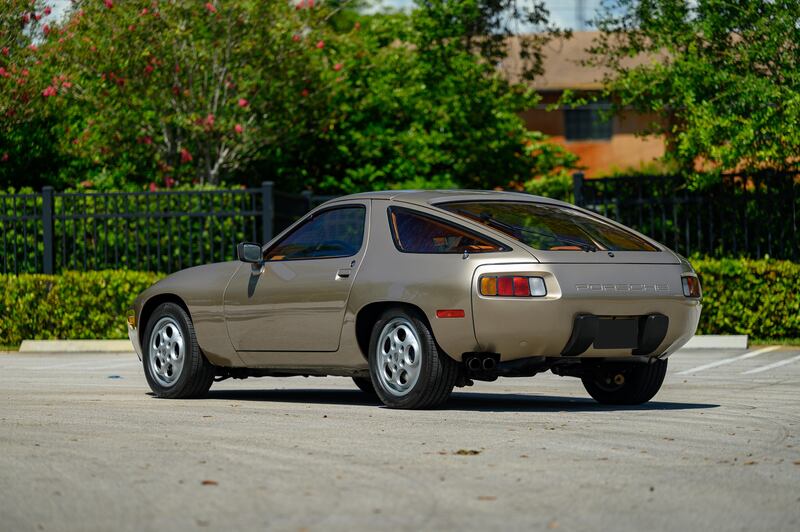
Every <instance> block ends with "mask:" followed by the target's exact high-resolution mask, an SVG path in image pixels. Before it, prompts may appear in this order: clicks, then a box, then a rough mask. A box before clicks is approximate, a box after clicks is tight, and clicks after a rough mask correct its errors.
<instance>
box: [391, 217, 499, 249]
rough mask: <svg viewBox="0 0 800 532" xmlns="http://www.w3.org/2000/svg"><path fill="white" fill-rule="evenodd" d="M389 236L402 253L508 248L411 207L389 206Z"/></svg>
mask: <svg viewBox="0 0 800 532" xmlns="http://www.w3.org/2000/svg"><path fill="white" fill-rule="evenodd" d="M389 224H390V226H391V230H392V238H393V239H394V243H395V246H396V247H397V249H398V250H400V251H402V252H405V253H464V252H465V251H466V252H469V253H489V252H496V251H508V250H509V248H508V247H507V246H504V245H503V244H500V243H499V242H495V241H494V240H492V239H490V238H489V237H486V236H483V235H481V234H479V233H475V232H472V231H470V230H468V229H464V228H462V227H459V226H458V225H455V224H452V223H450V222H447V221H444V220H442V219H439V218H436V217H433V216H428V215H426V214H423V213H420V212H418V211H413V210H411V209H403V208H400V207H391V208H389Z"/></svg>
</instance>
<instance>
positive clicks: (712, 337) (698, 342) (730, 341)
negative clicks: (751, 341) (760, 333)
mask: <svg viewBox="0 0 800 532" xmlns="http://www.w3.org/2000/svg"><path fill="white" fill-rule="evenodd" d="M681 349H747V335H746V334H741V335H736V334H731V335H727V334H698V335H695V336H692V338H691V339H690V340H689V341H688V342H686V345H684V346H683V347H681Z"/></svg>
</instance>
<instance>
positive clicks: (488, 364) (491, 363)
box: [482, 357, 497, 371]
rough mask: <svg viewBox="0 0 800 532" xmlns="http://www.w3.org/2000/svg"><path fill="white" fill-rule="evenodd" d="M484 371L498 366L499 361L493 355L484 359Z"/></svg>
mask: <svg viewBox="0 0 800 532" xmlns="http://www.w3.org/2000/svg"><path fill="white" fill-rule="evenodd" d="M482 366H483V371H493V370H494V369H495V368H496V367H497V361H496V360H495V359H493V358H492V357H486V358H484V359H483V363H482Z"/></svg>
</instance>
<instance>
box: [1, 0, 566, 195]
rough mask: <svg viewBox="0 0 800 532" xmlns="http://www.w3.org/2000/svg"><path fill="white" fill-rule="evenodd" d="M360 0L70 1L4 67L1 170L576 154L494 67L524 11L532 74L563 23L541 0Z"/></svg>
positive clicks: (511, 160)
mask: <svg viewBox="0 0 800 532" xmlns="http://www.w3.org/2000/svg"><path fill="white" fill-rule="evenodd" d="M358 5H359V2H347V1H345V0H333V1H331V2H313V1H305V0H303V1H300V2H272V1H270V2H252V1H250V0H230V1H225V2H221V1H213V2H208V3H205V2H160V3H153V2H152V1H151V0H127V1H125V2H98V1H88V0H85V1H78V2H77V3H75V4H74V7H73V8H72V10H71V11H70V14H69V15H68V16H67V18H66V19H65V20H64V21H63V22H62V23H61V24H60V25H59V26H58V27H55V28H53V29H52V30H51V31H48V34H47V35H46V36H45V35H42V36H41V37H40V44H39V46H38V49H37V50H32V49H29V48H21V49H20V54H22V53H23V52H24V56H23V55H19V57H18V58H17V59H15V62H14V63H13V65H12V66H14V68H16V70H15V72H14V73H13V75H10V76H9V77H8V78H2V79H0V89H3V88H9V89H13V90H8V91H4V90H0V110H2V108H3V107H2V106H6V107H7V108H15V109H17V108H19V109H22V110H24V114H25V117H26V120H25V121H20V120H19V119H13V120H12V119H9V117H8V116H5V115H3V114H2V113H0V155H2V154H3V153H5V151H3V150H6V151H7V152H8V158H7V161H5V162H0V185H2V184H6V185H13V186H19V185H20V184H21V183H20V179H21V178H20V176H22V175H25V176H27V175H31V174H33V175H35V176H36V178H37V181H35V182H26V183H25V184H28V185H32V186H36V187H38V186H40V185H41V184H42V183H44V182H47V183H48V184H53V185H55V186H56V187H57V188H74V187H76V186H77V185H78V183H83V185H84V186H85V188H94V189H98V190H141V189H142V188H143V187H147V186H149V185H150V183H151V182H154V183H155V184H157V185H158V186H165V185H166V186H172V185H173V184H174V183H176V182H177V183H183V184H189V183H192V182H196V183H210V184H219V183H225V184H228V185H233V184H243V183H246V184H250V185H257V184H258V183H260V182H261V181H263V180H266V179H271V180H274V181H275V182H276V183H277V186H278V188H279V189H283V190H291V191H296V190H298V189H300V188H304V187H306V188H312V189H314V190H316V191H318V192H328V193H341V192H355V191H361V190H371V189H375V188H392V187H394V188H398V187H409V186H413V187H417V188H429V187H437V188H451V187H457V186H460V187H470V188H491V187H496V186H503V187H506V186H510V187H514V188H522V187H523V186H524V183H526V182H527V181H529V180H530V179H532V178H535V177H538V176H542V175H549V174H552V173H556V172H559V171H561V169H562V167H567V168H568V167H571V166H573V165H574V161H575V158H574V157H572V156H571V155H570V154H569V153H568V152H566V151H565V150H563V149H562V148H559V147H557V146H552V147H549V146H546V144H547V142H546V139H545V138H544V137H543V136H542V135H541V134H536V133H531V132H528V131H526V129H525V127H524V124H523V122H522V120H521V119H520V117H519V112H520V111H522V110H524V109H526V108H529V107H531V106H532V105H535V104H536V102H537V101H538V99H537V97H536V95H535V93H533V92H532V91H530V90H527V89H526V88H525V87H524V86H522V85H514V84H512V83H510V82H509V80H507V79H506V78H504V77H503V76H502V74H501V72H500V70H499V69H497V68H496V64H497V63H498V61H500V60H501V59H502V58H504V57H505V56H506V54H507V52H508V40H507V39H508V37H510V36H512V35H514V33H515V32H516V30H517V29H518V28H520V27H525V28H526V29H527V30H533V29H536V30H537V31H536V32H535V33H531V34H530V35H525V36H519V38H518V41H517V42H518V43H519V46H520V47H521V49H522V51H521V55H522V62H521V66H522V68H521V70H522V71H521V72H520V74H521V75H522V76H523V77H524V78H530V77H532V76H534V75H537V74H540V73H541V48H542V46H543V45H544V44H545V43H546V42H548V40H549V39H550V38H552V36H553V35H556V34H561V32H559V31H558V30H556V29H555V28H553V27H552V26H549V25H548V23H547V16H548V13H547V11H546V10H545V9H544V7H543V5H542V3H541V2H523V1H521V0H466V1H463V2H444V1H438V0H437V1H434V2H427V1H426V2H420V3H419V6H418V8H417V9H416V10H415V11H413V12H412V13H411V14H405V13H388V14H365V13H364V12H359V11H358V10H357V9H356V7H357V6H358ZM18 7H19V6H18ZM5 9H6V8H5V6H4V7H2V8H0V12H4V10H5ZM23 66H24V67H25V71H26V72H27V73H26V74H25V76H23V75H22V74H21V72H22V70H23ZM22 78H24V82H23V83H22V84H20V81H21V80H22ZM22 103H24V104H25V105H22ZM20 112H22V111H20ZM26 154H28V156H26ZM31 154H33V155H34V156H33V157H30V155H31Z"/></svg>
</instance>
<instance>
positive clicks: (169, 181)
mask: <svg viewBox="0 0 800 532" xmlns="http://www.w3.org/2000/svg"><path fill="white" fill-rule="evenodd" d="M164 184H165V185H166V186H167V188H172V187H174V186H175V180H174V179H173V178H171V177H170V176H167V177H165V178H164Z"/></svg>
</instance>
